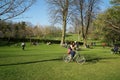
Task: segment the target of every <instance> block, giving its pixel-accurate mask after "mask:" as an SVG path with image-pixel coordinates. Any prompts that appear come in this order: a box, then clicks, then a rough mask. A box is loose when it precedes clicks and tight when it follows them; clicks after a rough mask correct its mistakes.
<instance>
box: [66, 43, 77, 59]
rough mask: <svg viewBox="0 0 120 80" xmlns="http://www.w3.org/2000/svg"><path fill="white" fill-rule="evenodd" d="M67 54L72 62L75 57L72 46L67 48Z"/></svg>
mask: <svg viewBox="0 0 120 80" xmlns="http://www.w3.org/2000/svg"><path fill="white" fill-rule="evenodd" d="M67 54H68V55H71V60H73V57H74V56H75V50H74V48H73V46H72V45H70V46H69V47H68V51H67Z"/></svg>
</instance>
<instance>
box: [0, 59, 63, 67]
mask: <svg viewBox="0 0 120 80" xmlns="http://www.w3.org/2000/svg"><path fill="white" fill-rule="evenodd" d="M60 60H62V58H56V59H48V60H40V61H30V62H19V63H10V64H0V66H14V65H23V64H34V63H40V62H49V61H60Z"/></svg>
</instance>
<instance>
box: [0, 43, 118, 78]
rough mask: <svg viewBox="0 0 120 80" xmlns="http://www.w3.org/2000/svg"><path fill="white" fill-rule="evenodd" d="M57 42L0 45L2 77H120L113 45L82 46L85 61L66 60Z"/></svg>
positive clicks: (0, 70)
mask: <svg viewBox="0 0 120 80" xmlns="http://www.w3.org/2000/svg"><path fill="white" fill-rule="evenodd" d="M66 51H67V49H66V48H63V47H60V45H58V44H52V45H45V44H40V45H38V46H30V45H29V44H27V46H26V49H25V51H23V50H22V49H21V47H15V46H10V47H8V46H1V47H0V80H120V55H118V54H116V55H115V54H111V53H110V48H108V47H106V48H102V47H94V48H93V49H85V48H81V51H80V53H81V55H84V56H85V57H86V59H87V61H86V63H85V64H77V63H75V62H70V63H65V62H64V61H63V60H62V56H63V55H64V54H65V52H66Z"/></svg>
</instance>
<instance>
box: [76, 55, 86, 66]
mask: <svg viewBox="0 0 120 80" xmlns="http://www.w3.org/2000/svg"><path fill="white" fill-rule="evenodd" d="M85 61H86V60H85V57H84V56H78V57H77V58H76V62H77V63H81V64H83V63H85Z"/></svg>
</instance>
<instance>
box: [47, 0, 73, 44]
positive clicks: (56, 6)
mask: <svg viewBox="0 0 120 80" xmlns="http://www.w3.org/2000/svg"><path fill="white" fill-rule="evenodd" d="M47 2H48V4H50V7H49V9H50V14H52V16H51V17H52V20H53V22H54V23H61V24H62V38H61V43H60V44H61V45H62V44H63V43H64V42H65V35H66V26H67V20H68V18H69V17H68V16H69V8H70V4H71V2H72V0H47Z"/></svg>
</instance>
